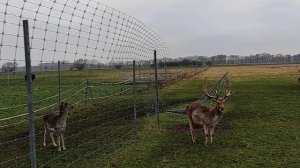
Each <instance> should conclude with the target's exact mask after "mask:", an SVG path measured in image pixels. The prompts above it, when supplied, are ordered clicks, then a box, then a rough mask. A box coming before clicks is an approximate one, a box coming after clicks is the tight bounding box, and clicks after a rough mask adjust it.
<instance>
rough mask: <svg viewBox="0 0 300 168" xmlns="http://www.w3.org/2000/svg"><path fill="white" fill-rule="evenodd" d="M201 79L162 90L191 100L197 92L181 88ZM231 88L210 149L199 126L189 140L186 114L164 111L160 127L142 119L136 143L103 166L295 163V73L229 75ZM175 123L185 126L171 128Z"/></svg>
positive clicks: (299, 155) (299, 156) (173, 98)
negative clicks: (231, 90)
mask: <svg viewBox="0 0 300 168" xmlns="http://www.w3.org/2000/svg"><path fill="white" fill-rule="evenodd" d="M202 82H203V81H202ZM202 82H201V80H199V79H198V81H197V79H193V80H189V81H183V82H180V83H179V84H178V85H176V86H172V87H170V88H166V90H162V91H161V94H162V95H163V96H165V97H166V98H168V99H169V102H179V100H182V102H185V101H190V100H191V99H193V98H195V97H197V96H198V95H197V94H198V93H195V92H190V93H189V94H188V95H187V94H186V91H187V89H185V86H189V88H190V89H191V90H198V89H200V88H201V86H202V85H200V86H199V84H202ZM174 88H177V89H174ZM232 88H233V89H234V90H235V91H236V93H235V94H234V95H233V96H232V98H231V100H230V102H229V103H228V104H227V106H226V107H227V108H226V113H225V115H224V117H223V120H222V121H221V123H220V125H219V127H217V129H216V134H215V138H214V147H210V148H206V147H204V137H203V134H202V133H199V132H200V130H198V134H197V138H198V139H197V140H198V141H197V143H196V144H192V143H191V138H190V135H189V133H188V129H187V126H186V124H187V118H186V116H178V115H174V114H168V113H166V114H163V115H161V128H160V129H158V128H157V127H156V125H155V124H153V123H155V117H149V118H147V119H145V120H143V123H144V125H143V127H142V129H141V130H140V134H139V135H140V142H139V144H138V145H137V146H136V147H133V148H129V149H128V150H124V151H123V152H120V153H119V154H118V155H117V156H116V157H114V158H112V159H110V161H109V162H108V164H107V165H108V167H299V166H300V150H299V146H300V141H299V135H300V129H299V128H300V122H299V121H300V115H299V109H300V104H299V95H300V88H299V86H298V85H297V84H296V82H295V79H294V77H291V76H286V77H283V76H273V77H266V76H261V77H257V78H252V79H246V80H241V79H239V80H234V79H232ZM172 93H173V94H172ZM176 125H181V126H183V127H184V128H185V130H184V131H179V132H175V131H174V129H173V128H174V127H175V126H176ZM225 128H226V129H225Z"/></svg>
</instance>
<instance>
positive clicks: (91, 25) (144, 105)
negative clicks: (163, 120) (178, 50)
mask: <svg viewBox="0 0 300 168" xmlns="http://www.w3.org/2000/svg"><path fill="white" fill-rule="evenodd" d="M23 20H28V22H29V35H30V38H29V41H30V49H31V65H32V66H31V70H32V72H33V73H34V75H35V79H34V80H33V82H32V94H33V103H32V104H33V109H34V110H33V111H34V114H35V118H34V124H35V130H36V131H35V139H36V151H35V152H36V154H37V159H36V162H37V165H38V167H63V166H65V165H68V166H69V167H73V166H74V165H75V164H76V165H82V166H85V165H90V167H93V165H91V163H93V162H101V163H102V162H103V163H104V162H105V160H104V159H103V160H101V159H99V158H105V157H104V156H110V155H111V154H113V153H114V152H115V151H118V150H119V149H121V148H122V147H125V146H128V145H132V144H133V143H134V142H135V141H136V137H137V135H136V134H137V130H138V126H136V125H137V123H138V122H137V121H134V114H133V109H134V108H135V109H136V113H137V114H136V116H137V118H138V119H139V118H140V117H142V116H145V115H147V114H150V113H153V112H151V111H153V110H154V108H153V107H154V104H155V103H154V97H155V85H154V76H155V75H154V67H153V52H154V50H156V51H157V57H158V62H162V61H164V58H165V57H167V56H168V54H169V51H168V49H167V46H166V44H165V42H164V41H163V40H162V39H161V38H160V36H159V35H157V34H156V33H155V32H154V31H152V30H151V29H150V28H149V27H147V26H146V25H145V24H144V23H142V22H141V21H139V20H138V19H136V18H134V17H132V16H129V15H127V14H126V13H123V12H121V11H119V10H117V9H114V8H111V7H109V6H106V5H104V4H102V3H100V2H99V1H98V0H26V1H19V0H1V1H0V66H1V67H0V71H1V72H0V100H1V101H0V134H1V136H0V153H1V155H0V156H1V157H0V165H1V167H28V166H29V165H30V160H29V156H30V152H29V143H28V142H29V138H30V137H29V136H28V130H29V128H28V113H27V99H26V94H25V93H26V92H25V91H26V88H25V81H24V75H25V55H24V43H23V42H24V35H23ZM133 60H135V61H136V65H137V67H136V70H137V74H136V92H137V93H136V103H135V104H133V101H132V99H133V95H132V87H133V76H132V66H133V63H132V62H133ZM59 61H60V62H61V64H60V65H59V64H58V62H59ZM58 69H60V70H61V71H60V72H59V71H58ZM167 72H168V71H167V70H166V68H165V69H164V70H163V69H162V68H161V69H159V73H160V74H159V79H160V81H166V78H168V77H169V76H166V74H167ZM60 101H65V102H68V103H69V104H71V105H73V107H74V108H73V110H72V111H70V115H69V116H68V119H67V128H66V136H65V137H66V138H65V139H66V146H67V151H63V152H61V153H60V154H58V152H57V148H55V147H53V145H52V144H50V143H49V139H48V144H47V146H43V143H42V141H43V133H44V128H43V125H42V117H43V116H44V115H45V114H47V113H58V111H59V108H58V105H59V103H60Z"/></svg>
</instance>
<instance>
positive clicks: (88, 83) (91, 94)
mask: <svg viewBox="0 0 300 168" xmlns="http://www.w3.org/2000/svg"><path fill="white" fill-rule="evenodd" d="M86 82H87V86H88V88H89V92H90V96H91V98H92V102H93V104H94V97H93V93H92V89H91V85H90V81H89V80H87V81H86Z"/></svg>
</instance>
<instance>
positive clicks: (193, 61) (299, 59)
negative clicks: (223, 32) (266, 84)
mask: <svg viewBox="0 0 300 168" xmlns="http://www.w3.org/2000/svg"><path fill="white" fill-rule="evenodd" d="M268 63H300V54H297V55H289V54H287V55H282V54H276V55H272V54H269V53H261V54H255V55H250V56H239V55H229V56H227V55H216V56H211V57H207V56H187V57H180V58H174V59H172V58H167V59H161V60H160V62H159V65H160V66H203V65H207V66H210V65H224V64H268Z"/></svg>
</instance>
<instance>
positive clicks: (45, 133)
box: [43, 128, 47, 146]
mask: <svg viewBox="0 0 300 168" xmlns="http://www.w3.org/2000/svg"><path fill="white" fill-rule="evenodd" d="M46 137H47V129H46V128H45V132H44V143H43V145H44V146H46V145H47V143H46Z"/></svg>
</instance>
